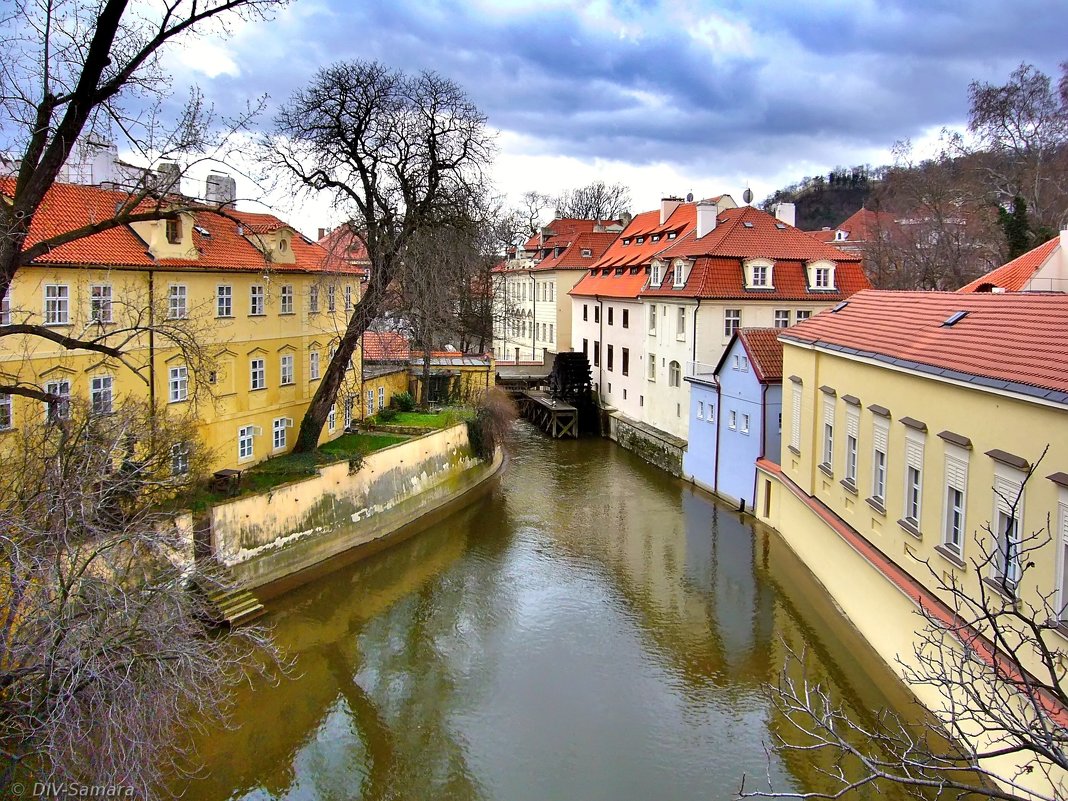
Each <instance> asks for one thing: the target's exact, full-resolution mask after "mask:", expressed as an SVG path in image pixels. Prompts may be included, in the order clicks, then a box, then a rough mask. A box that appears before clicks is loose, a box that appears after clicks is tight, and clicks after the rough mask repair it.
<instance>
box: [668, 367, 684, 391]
mask: <svg viewBox="0 0 1068 801" xmlns="http://www.w3.org/2000/svg"><path fill="white" fill-rule="evenodd" d="M681 383H682V366H681V365H680V364H679V363H678V362H672V363H671V364H669V365H668V384H669V385H670V386H673V387H677V386H680V385H681Z"/></svg>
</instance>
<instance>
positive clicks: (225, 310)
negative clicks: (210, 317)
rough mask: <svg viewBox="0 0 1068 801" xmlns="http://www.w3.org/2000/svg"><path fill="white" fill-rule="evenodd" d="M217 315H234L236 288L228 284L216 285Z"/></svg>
mask: <svg viewBox="0 0 1068 801" xmlns="http://www.w3.org/2000/svg"><path fill="white" fill-rule="evenodd" d="M215 316H216V317H233V316H234V288H233V287H232V286H229V285H228V284H220V285H219V286H217V287H215Z"/></svg>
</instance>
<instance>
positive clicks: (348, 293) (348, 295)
mask: <svg viewBox="0 0 1068 801" xmlns="http://www.w3.org/2000/svg"><path fill="white" fill-rule="evenodd" d="M345 311H352V285H351V284H345Z"/></svg>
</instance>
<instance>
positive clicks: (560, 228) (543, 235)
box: [523, 217, 619, 250]
mask: <svg viewBox="0 0 1068 801" xmlns="http://www.w3.org/2000/svg"><path fill="white" fill-rule="evenodd" d="M618 224H619V220H586V219H583V218H581V217H557V218H555V219H554V220H553V221H552V222H551V223H549V224H548V225H544V226H542V228H541V230H539V231H537V232H536V233H534V234H532V235H531V237H530V239H528V240H527V241H526V244H525V245H523V249H524V250H538V249H539V248H542V247H547V246H551V245H555V244H556V242H555V240H556V239H557V238H567V239H573V238H574V237H575V235H576V234H583V233H592V232H594V231H596V230H597V229H598V228H599V227H602V226H606V225H618Z"/></svg>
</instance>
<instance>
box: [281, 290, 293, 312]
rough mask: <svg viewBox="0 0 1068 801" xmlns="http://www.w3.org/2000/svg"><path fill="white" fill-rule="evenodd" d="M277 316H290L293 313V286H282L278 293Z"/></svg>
mask: <svg viewBox="0 0 1068 801" xmlns="http://www.w3.org/2000/svg"><path fill="white" fill-rule="evenodd" d="M278 299H279V309H278V313H279V314H292V313H293V285H292V284H282V288H281V290H280V291H279V295H278Z"/></svg>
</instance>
